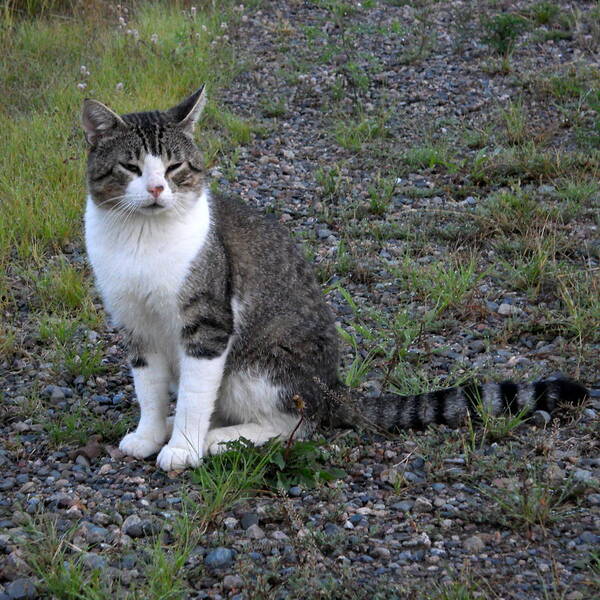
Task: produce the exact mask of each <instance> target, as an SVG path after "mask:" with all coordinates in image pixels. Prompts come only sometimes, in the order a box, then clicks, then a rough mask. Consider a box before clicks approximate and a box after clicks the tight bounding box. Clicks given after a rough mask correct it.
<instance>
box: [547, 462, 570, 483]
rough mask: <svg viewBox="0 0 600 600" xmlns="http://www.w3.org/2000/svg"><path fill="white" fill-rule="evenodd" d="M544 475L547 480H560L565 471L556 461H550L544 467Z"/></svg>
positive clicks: (563, 476)
mask: <svg viewBox="0 0 600 600" xmlns="http://www.w3.org/2000/svg"><path fill="white" fill-rule="evenodd" d="M546 477H547V478H548V480H549V481H562V480H563V479H564V478H565V472H564V471H563V470H562V469H561V468H560V467H559V466H558V465H557V464H556V463H551V464H549V465H548V467H547V468H546Z"/></svg>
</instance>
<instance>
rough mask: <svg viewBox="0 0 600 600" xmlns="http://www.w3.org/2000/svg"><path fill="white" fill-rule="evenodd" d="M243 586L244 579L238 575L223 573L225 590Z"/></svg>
mask: <svg viewBox="0 0 600 600" xmlns="http://www.w3.org/2000/svg"><path fill="white" fill-rule="evenodd" d="M243 586H244V580H243V579H242V578H241V577H240V576H239V575H225V577H223V588H224V589H226V590H232V589H234V588H238V589H239V588H241V587H243Z"/></svg>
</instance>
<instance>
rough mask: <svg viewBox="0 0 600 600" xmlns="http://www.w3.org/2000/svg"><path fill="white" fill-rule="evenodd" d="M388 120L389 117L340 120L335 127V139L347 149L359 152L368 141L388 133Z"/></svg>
mask: <svg viewBox="0 0 600 600" xmlns="http://www.w3.org/2000/svg"><path fill="white" fill-rule="evenodd" d="M386 121H387V117H363V118H361V119H358V120H344V121H339V122H338V123H337V125H336V126H335V128H334V137H335V141H336V142H337V143H338V144H339V145H340V146H341V147H342V148H345V149H346V150H351V151H353V152H359V151H360V150H361V149H362V148H363V145H364V144H366V143H367V142H370V141H372V140H374V139H376V138H381V137H385V136H386V135H387V134H388V132H387V128H386Z"/></svg>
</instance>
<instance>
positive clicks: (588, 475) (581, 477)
mask: <svg viewBox="0 0 600 600" xmlns="http://www.w3.org/2000/svg"><path fill="white" fill-rule="evenodd" d="M573 479H575V481H581V482H588V481H590V480H591V479H592V472H591V471H588V470H587V469H575V472H574V473H573Z"/></svg>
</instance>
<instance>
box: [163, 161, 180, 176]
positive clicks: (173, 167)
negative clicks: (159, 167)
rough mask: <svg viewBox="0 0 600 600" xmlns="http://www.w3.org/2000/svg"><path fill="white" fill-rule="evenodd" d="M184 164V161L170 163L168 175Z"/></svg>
mask: <svg viewBox="0 0 600 600" xmlns="http://www.w3.org/2000/svg"><path fill="white" fill-rule="evenodd" d="M182 165H183V163H182V162H180V163H173V164H172V165H169V166H168V167H167V170H166V171H165V174H166V175H170V174H171V173H173V171H177V169H179V167H181V166H182Z"/></svg>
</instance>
